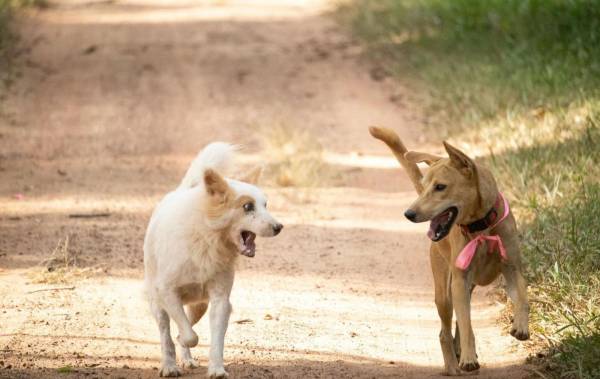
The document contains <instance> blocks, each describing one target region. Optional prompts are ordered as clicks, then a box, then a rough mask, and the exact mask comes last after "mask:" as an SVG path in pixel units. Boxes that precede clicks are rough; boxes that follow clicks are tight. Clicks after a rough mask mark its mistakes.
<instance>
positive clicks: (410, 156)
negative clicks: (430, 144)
mask: <svg viewBox="0 0 600 379" xmlns="http://www.w3.org/2000/svg"><path fill="white" fill-rule="evenodd" d="M404 158H406V160H407V161H410V162H413V163H421V162H425V163H426V164H427V165H428V166H431V165H432V164H434V163H435V162H437V161H439V160H440V159H442V157H438V156H437V155H433V154H429V153H420V152H418V151H409V152H407V153H405V154H404Z"/></svg>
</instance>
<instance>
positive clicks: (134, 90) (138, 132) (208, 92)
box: [0, 0, 527, 378]
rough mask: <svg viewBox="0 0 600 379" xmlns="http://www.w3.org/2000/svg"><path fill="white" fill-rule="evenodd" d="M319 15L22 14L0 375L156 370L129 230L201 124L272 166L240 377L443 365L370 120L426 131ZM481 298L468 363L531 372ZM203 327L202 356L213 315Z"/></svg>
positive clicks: (403, 193) (246, 278)
mask: <svg viewBox="0 0 600 379" xmlns="http://www.w3.org/2000/svg"><path fill="white" fill-rule="evenodd" d="M324 9H325V8H324V7H323V4H321V3H320V2H318V1H292V0H289V1H256V2H246V1H215V2H208V1H201V2H191V1H183V0H178V1H166V0H162V1H161V0H122V1H121V0H117V1H108V2H107V1H75V0H73V1H67V0H64V1H62V0H61V1H52V2H51V3H50V6H49V7H48V9H46V10H43V11H35V12H33V13H30V14H28V15H27V16H25V17H24V18H23V20H21V25H22V26H21V34H22V36H23V44H24V45H26V46H29V47H31V53H30V54H29V55H28V56H27V58H26V59H25V60H26V61H25V62H24V75H23V78H22V79H20V80H19V82H18V83H17V84H16V85H15V86H14V87H13V88H12V90H11V93H10V94H9V96H8V97H7V100H6V103H5V108H4V109H6V112H4V114H3V115H2V118H1V119H0V178H1V180H0V230H1V231H2V238H1V239H0V268H1V270H0V304H1V308H0V377H7V378H16V377H23V378H26V377H44V378H53V377H60V378H62V377H89V378H107V377H111V378H152V377H156V376H157V375H158V372H157V367H158V365H159V354H160V346H159V343H158V333H157V328H156V326H155V325H154V321H153V319H152V318H151V316H150V314H149V312H148V310H147V306H146V304H145V302H144V300H143V298H142V293H141V278H142V250H141V248H142V239H143V235H144V231H145V227H146V223H147V221H148V218H149V216H150V212H151V211H152V208H153V206H154V204H155V203H156V202H157V201H158V200H159V198H160V197H161V196H162V195H163V194H164V193H165V192H167V191H168V190H169V189H171V188H173V187H175V186H176V185H177V183H178V181H179V180H180V178H181V176H182V175H183V173H184V171H185V169H186V168H187V165H188V163H189V161H190V160H191V159H192V157H193V156H194V155H195V154H196V153H197V151H198V150H199V149H200V148H201V147H202V146H203V145H205V144H206V143H208V142H211V141H214V140H225V141H230V142H234V143H241V144H244V145H245V146H246V149H245V154H246V155H245V156H244V162H247V163H253V162H263V163H267V164H268V165H269V167H270V168H271V171H268V172H270V175H268V176H267V178H265V179H266V182H265V183H266V185H267V187H266V192H267V193H268V195H269V197H270V202H269V203H270V208H271V209H272V211H273V213H274V214H275V215H276V216H277V217H278V218H279V219H280V220H282V221H283V222H284V223H285V224H286V228H285V230H284V232H283V233H282V234H281V236H280V237H277V238H275V239H272V240H261V241H258V251H257V256H256V257H255V258H254V259H240V263H239V266H240V269H239V274H238V275H237V278H236V283H235V286H234V290H233V295H232V303H233V305H234V314H233V316H232V320H231V324H230V328H229V331H228V334H227V337H226V348H225V356H226V364H227V369H228V370H229V372H230V373H231V374H232V376H233V377H236V378H333V377H336V378H339V377H353V378H373V377H390V378H392V377H393V378H397V377H407V378H408V377H419V378H420V377H437V376H438V375H439V374H440V373H441V371H442V365H443V361H442V356H441V352H440V348H439V344H438V337H437V336H438V330H439V321H438V317H437V313H436V310H435V306H434V303H433V288H432V280H431V274H430V270H429V262H428V254H427V250H428V242H427V240H426V237H425V228H426V226H422V225H413V224H409V223H407V222H406V221H404V219H403V217H402V212H403V210H404V209H405V207H406V206H407V205H408V204H409V203H410V202H411V200H412V199H413V198H414V196H415V194H414V191H413V190H412V187H411V185H410V182H409V181H408V178H407V177H406V176H405V175H404V173H403V172H402V171H401V170H399V169H398V168H396V164H395V162H394V161H393V159H392V158H391V157H390V154H389V153H388V151H387V150H386V148H385V147H384V146H382V144H380V143H378V142H377V141H374V140H372V139H371V138H370V137H369V135H368V132H367V126H368V125H372V124H380V125H386V126H392V127H395V128H397V129H398V130H399V131H400V133H401V135H402V136H403V137H404V138H405V140H406V142H407V144H408V145H410V146H417V145H418V144H419V143H420V142H421V141H422V138H421V130H420V128H419V126H418V125H419V117H420V116H419V113H418V111H417V110H415V109H414V108H413V107H411V106H410V93H407V92H408V91H406V90H405V89H403V88H401V87H399V86H398V85H397V84H394V83H393V82H392V81H391V79H390V78H387V77H385V76H381V75H374V74H373V73H376V72H377V70H376V68H375V69H374V68H373V67H372V66H371V65H370V64H369V63H368V62H367V61H366V60H364V59H362V57H363V52H362V50H361V48H360V47H359V46H358V45H357V44H355V43H354V42H353V41H351V40H350V39H349V38H348V37H347V36H346V35H345V34H344V33H343V32H341V31H340V30H339V29H338V28H337V27H336V25H335V23H334V22H333V21H331V19H329V18H328V17H326V16H324V15H322V13H323V11H324ZM403 99H404V100H403ZM281 130H283V131H284V132H283V135H284V139H283V140H282V141H278V140H277V139H275V140H274V138H275V137H273V133H270V131H275V132H277V131H281ZM286 133H287V134H286ZM298 133H300V134H298ZM281 134H282V133H278V132H277V133H275V135H279V136H281ZM286 135H288V136H291V137H288V139H289V140H290V141H289V143H288V142H286V141H285V136H286ZM298 135H302V136H310V137H307V138H306V141H310V142H307V144H309V145H310V146H308V148H307V149H306V151H308V153H307V156H309V158H310V159H312V160H311V161H310V162H312V163H310V164H315V166H309V167H314V168H311V169H310V170H306V164H305V163H302V162H301V163H298V162H297V161H294V160H293V159H294V158H293V157H294V156H297V155H298V154H297V153H298V151H300V150H298V149H300V147H298V146H296V145H294V143H295V142H294V141H295V140H297V138H296V136H298ZM277 138H279V137H277ZM302 138H304V137H302ZM273 141H275V142H273ZM421 146H422V144H421ZM305 147H306V146H305ZM302 151H305V150H302ZM302 151H301V152H302ZM281 154H283V155H284V158H281V159H280V158H279V157H280V156H281ZM286 154H287V157H285V155H286ZM313 154H316V156H317V157H318V159H320V160H322V162H320V163H319V162H316V163H315V161H314V159H315V158H314V155H313ZM286 159H288V160H286ZM298 170H304V174H303V175H305V176H303V178H304V179H303V182H302V183H296V182H294V180H298V178H294V177H293V176H294V173H296V172H298ZM311 170H317V171H316V172H318V173H319V175H316V176H315V175H313V174H312V173H311V172H312V171H311ZM290 176H292V178H290ZM298 184H303V185H309V187H308V188H299V187H294V186H295V185H298ZM278 185H279V186H278ZM286 185H287V186H290V187H285V188H283V187H281V186H286ZM88 216H89V217H88ZM474 308H475V309H474V317H473V318H474V324H475V329H476V338H477V343H478V352H479V358H480V362H481V363H482V364H483V367H482V369H481V370H480V374H479V376H480V377H482V378H488V377H494V378H507V377H515V378H518V377H524V376H525V375H527V371H526V366H524V363H523V361H524V359H523V358H524V356H525V355H526V353H525V352H524V351H523V350H522V349H521V348H520V347H519V345H518V344H517V343H516V342H514V341H513V339H512V338H511V337H510V336H509V335H508V334H507V332H506V331H505V330H502V329H501V328H500V327H499V326H498V323H497V321H496V319H497V317H498V311H499V309H500V308H501V306H500V305H499V304H496V303H495V302H494V301H493V300H491V298H490V297H489V296H487V295H486V294H485V292H484V291H481V290H479V291H478V292H477V293H476V300H475V307H474ZM196 330H197V331H198V332H199V335H200V336H201V337H200V339H201V342H200V345H199V346H198V347H197V348H195V349H193V353H194V354H195V356H196V357H197V358H198V360H199V361H200V362H201V363H202V364H203V365H206V363H207V359H206V358H207V352H208V349H207V343H208V336H207V330H208V328H207V325H206V320H203V321H201V322H200V324H199V325H198V326H197V327H196ZM205 372H206V369H205V367H202V368H199V369H195V370H192V371H190V370H188V371H186V372H185V374H186V375H187V376H197V377H201V376H203V375H205Z"/></svg>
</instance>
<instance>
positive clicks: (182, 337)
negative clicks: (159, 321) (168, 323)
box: [159, 290, 198, 347]
mask: <svg viewBox="0 0 600 379" xmlns="http://www.w3.org/2000/svg"><path fill="white" fill-rule="evenodd" d="M159 295H160V298H161V300H162V304H163V307H164V309H165V310H166V311H167V313H168V314H169V317H171V318H172V319H173V321H175V324H177V329H179V335H178V336H177V342H179V344H180V345H181V346H187V347H194V346H196V345H197V344H198V335H197V334H196V332H194V330H193V329H192V325H191V324H190V321H189V320H188V318H187V316H186V314H185V311H184V310H183V304H182V303H181V299H180V298H179V296H177V294H176V293H174V292H173V291H170V290H165V291H161V292H160V293H159Z"/></svg>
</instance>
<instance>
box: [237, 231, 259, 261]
mask: <svg viewBox="0 0 600 379" xmlns="http://www.w3.org/2000/svg"><path fill="white" fill-rule="evenodd" d="M255 238H256V234H254V233H252V232H249V231H247V230H244V231H242V233H240V242H241V244H240V245H241V252H240V254H242V255H245V256H247V257H253V256H254V254H255V253H256V245H255V244H254V239H255Z"/></svg>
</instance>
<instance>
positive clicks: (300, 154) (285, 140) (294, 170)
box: [261, 125, 338, 187]
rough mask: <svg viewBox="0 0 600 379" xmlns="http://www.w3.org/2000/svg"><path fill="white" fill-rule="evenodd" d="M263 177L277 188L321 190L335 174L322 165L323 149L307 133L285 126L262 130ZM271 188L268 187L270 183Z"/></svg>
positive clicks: (333, 179)
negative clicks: (264, 173) (264, 164)
mask: <svg viewBox="0 0 600 379" xmlns="http://www.w3.org/2000/svg"><path fill="white" fill-rule="evenodd" d="M261 133H262V134H263V135H265V136H266V138H265V142H264V146H263V151H264V154H265V156H266V161H267V162H268V165H267V167H266V175H265V176H266V177H267V178H270V179H271V180H272V181H273V183H272V184H275V185H277V186H280V187H322V186H326V185H329V184H331V183H332V182H334V181H335V180H336V179H337V178H338V176H337V174H336V173H335V172H334V171H333V170H332V169H331V168H330V167H329V166H328V165H327V164H326V163H325V162H324V160H323V147H322V146H321V144H320V143H319V141H318V140H317V139H316V138H315V137H314V136H313V135H312V134H310V133H309V132H307V131H304V130H301V129H298V128H292V127H289V126H286V125H276V126H274V127H269V128H262V129H261ZM270 184H271V183H270Z"/></svg>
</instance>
